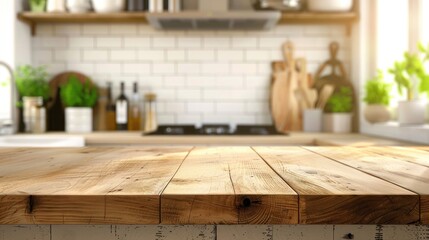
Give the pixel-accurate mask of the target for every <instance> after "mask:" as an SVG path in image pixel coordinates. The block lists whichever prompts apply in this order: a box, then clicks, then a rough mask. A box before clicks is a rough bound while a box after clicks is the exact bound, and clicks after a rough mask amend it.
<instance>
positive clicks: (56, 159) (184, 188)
mask: <svg viewBox="0 0 429 240" xmlns="http://www.w3.org/2000/svg"><path fill="white" fill-rule="evenodd" d="M428 151H429V147H419V148H411V147H386V146H385V147H360V148H356V147H292V146H289V147H263V146H260V147H179V146H176V147H147V146H146V147H85V148H74V149H72V148H64V149H49V148H45V149H28V148H5V149H0V224H411V223H422V224H429V152H428Z"/></svg>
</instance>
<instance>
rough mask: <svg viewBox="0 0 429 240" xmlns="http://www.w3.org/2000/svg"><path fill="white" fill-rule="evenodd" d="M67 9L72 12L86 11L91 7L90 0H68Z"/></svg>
mask: <svg viewBox="0 0 429 240" xmlns="http://www.w3.org/2000/svg"><path fill="white" fill-rule="evenodd" d="M67 9H68V10H69V12H71V13H84V12H88V11H89V10H90V9H91V3H90V0H67Z"/></svg>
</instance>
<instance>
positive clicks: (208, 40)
mask: <svg viewBox="0 0 429 240" xmlns="http://www.w3.org/2000/svg"><path fill="white" fill-rule="evenodd" d="M203 47H204V48H209V49H228V48H230V47H231V39H230V38H227V37H204V38H203Z"/></svg>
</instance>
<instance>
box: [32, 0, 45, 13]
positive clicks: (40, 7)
mask: <svg viewBox="0 0 429 240" xmlns="http://www.w3.org/2000/svg"><path fill="white" fill-rule="evenodd" d="M29 3H30V8H31V11H33V12H44V11H45V7H46V0H29Z"/></svg>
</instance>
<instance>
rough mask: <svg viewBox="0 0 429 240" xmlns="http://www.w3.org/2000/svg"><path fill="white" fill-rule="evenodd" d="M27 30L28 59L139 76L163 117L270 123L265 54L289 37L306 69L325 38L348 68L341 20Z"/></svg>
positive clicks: (320, 56)
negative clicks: (270, 25) (204, 27)
mask: <svg viewBox="0 0 429 240" xmlns="http://www.w3.org/2000/svg"><path fill="white" fill-rule="evenodd" d="M37 28H38V32H37V36H36V37H34V38H33V41H32V45H33V54H32V56H33V64H36V65H41V64H45V65H48V70H49V73H50V74H51V75H52V74H56V73H59V72H63V71H66V70H70V71H79V72H83V73H84V74H86V75H88V76H89V77H91V78H92V79H93V81H95V82H96V83H97V84H99V85H100V86H105V84H106V82H107V81H111V82H113V83H114V86H115V87H114V94H118V92H119V83H120V82H121V81H124V82H126V93H127V94H130V93H131V91H132V87H131V86H132V82H134V81H137V82H139V86H140V91H141V92H142V94H144V93H146V92H149V91H152V92H154V93H156V94H157V96H158V113H159V114H158V119H159V122H160V124H163V123H164V124H166V123H199V122H206V123H258V124H270V123H271V117H270V114H269V100H268V99H269V90H270V81H271V72H272V70H271V62H272V61H275V60H282V59H283V54H282V50H281V47H282V44H283V43H285V42H286V41H288V40H291V41H292V42H293V43H294V45H295V48H296V50H295V57H305V58H307V60H308V70H309V72H310V73H313V74H314V72H315V71H316V70H317V69H318V67H319V66H320V64H321V63H322V62H323V61H325V60H326V59H327V58H328V57H329V51H328V45H329V43H330V42H331V41H338V42H339V43H340V52H339V55H338V56H339V58H340V59H341V60H343V61H344V63H345V66H346V67H347V69H350V66H351V64H350V61H351V59H350V38H349V37H348V36H346V28H345V27H344V26H342V25H332V26H331V25H330V26H329V27H326V26H323V25H279V26H277V27H275V28H274V29H273V30H270V31H261V32H253V31H249V32H247V31H198V32H195V31H159V30H155V29H152V28H151V27H150V26H149V25H147V24H41V25H38V27H37Z"/></svg>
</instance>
